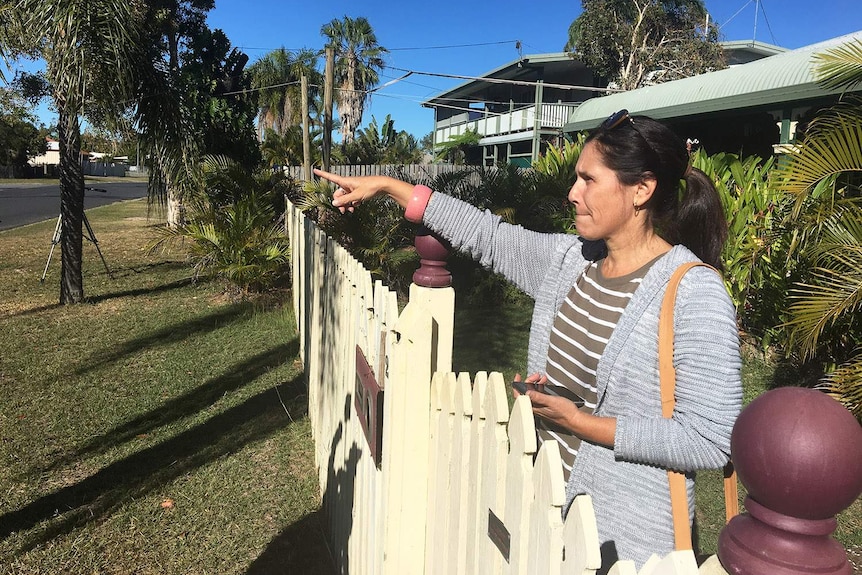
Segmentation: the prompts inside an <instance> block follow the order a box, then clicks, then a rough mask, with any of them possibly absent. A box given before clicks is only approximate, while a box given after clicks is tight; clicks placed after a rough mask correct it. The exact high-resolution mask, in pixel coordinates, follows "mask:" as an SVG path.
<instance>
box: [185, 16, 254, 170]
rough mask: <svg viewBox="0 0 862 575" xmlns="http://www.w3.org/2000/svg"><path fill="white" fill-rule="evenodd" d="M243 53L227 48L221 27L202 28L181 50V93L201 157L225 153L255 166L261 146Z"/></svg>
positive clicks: (228, 45)
mask: <svg viewBox="0 0 862 575" xmlns="http://www.w3.org/2000/svg"><path fill="white" fill-rule="evenodd" d="M247 62H248V56H246V55H245V54H244V53H242V52H241V51H239V50H238V49H236V48H231V45H230V40H228V38H227V36H225V34H224V32H222V31H221V30H210V29H208V28H206V27H205V28H203V29H202V30H201V31H200V32H199V34H198V35H197V36H196V37H194V38H189V40H188V48H187V49H186V50H184V51H182V52H181V54H180V71H179V72H180V77H179V82H180V93H181V94H183V107H184V109H185V114H186V116H187V117H188V118H189V119H190V122H191V125H192V127H193V130H194V133H195V135H196V137H197V139H198V148H199V153H200V154H201V155H202V156H207V155H209V156H221V155H224V156H228V157H230V158H232V159H234V160H235V161H237V162H239V163H240V164H243V165H246V166H256V165H257V164H258V163H259V162H260V150H259V146H258V141H257V136H256V134H255V129H254V117H255V114H256V112H257V105H256V102H255V99H254V98H253V97H251V96H250V95H247V94H244V93H242V91H243V90H246V89H248V88H249V87H250V86H251V78H250V76H249V75H248V74H247V73H246V72H245V70H244V67H245V65H246V63H247Z"/></svg>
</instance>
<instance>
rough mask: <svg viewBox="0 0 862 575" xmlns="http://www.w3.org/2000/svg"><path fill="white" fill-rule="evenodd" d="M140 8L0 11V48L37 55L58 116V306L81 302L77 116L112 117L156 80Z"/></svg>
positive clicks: (97, 3)
mask: <svg viewBox="0 0 862 575" xmlns="http://www.w3.org/2000/svg"><path fill="white" fill-rule="evenodd" d="M146 7H147V6H146V3H145V2H142V1H140V0H130V1H128V2H114V1H111V0H86V1H85V0H16V1H14V2H8V3H5V4H4V5H3V7H2V8H0V45H3V46H5V47H6V49H7V50H8V54H7V55H8V56H9V57H12V58H15V57H22V56H26V57H34V58H43V59H44V60H45V63H46V77H47V80H48V83H49V85H50V90H51V96H52V99H53V101H54V105H55V106H56V109H57V112H58V115H59V123H58V132H59V139H60V190H61V194H60V213H61V216H62V219H63V226H62V234H61V240H62V249H61V254H62V260H61V261H62V266H61V268H62V269H61V280H60V303H61V304H68V303H77V302H81V301H82V300H83V299H84V288H83V278H82V271H81V262H82V239H83V235H82V223H83V216H84V176H83V173H82V170H81V163H80V151H81V118H82V116H83V115H84V114H85V113H89V112H91V111H97V110H102V111H104V110H113V113H114V114H117V115H119V113H120V112H121V111H119V110H117V108H116V104H115V102H122V101H127V100H129V99H132V100H135V99H136V97H137V96H139V95H140V91H141V89H142V86H144V85H147V86H148V88H147V91H149V90H150V89H151V88H152V86H153V85H154V84H152V83H149V84H147V82H157V81H158V80H159V78H161V76H160V75H159V73H158V72H159V71H158V70H157V69H155V68H154V67H153V66H152V62H153V60H152V58H151V56H152V54H151V53H150V52H148V51H147V46H148V44H147V42H146V41H145V38H146V36H145V27H144V23H145V18H144V14H145V13H146ZM155 100H156V99H153V101H154V103H151V104H149V105H150V106H151V107H157V106H158V103H157V102H155ZM142 111H143V109H140V108H139V109H138V114H139V116H138V117H139V119H140V118H142V116H140V114H141V112H142ZM163 111H166V110H163ZM162 119H164V116H163V118H162Z"/></svg>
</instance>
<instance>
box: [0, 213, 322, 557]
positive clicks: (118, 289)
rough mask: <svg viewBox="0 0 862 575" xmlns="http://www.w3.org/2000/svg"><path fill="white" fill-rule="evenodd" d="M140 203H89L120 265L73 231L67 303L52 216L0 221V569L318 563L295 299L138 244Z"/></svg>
mask: <svg viewBox="0 0 862 575" xmlns="http://www.w3.org/2000/svg"><path fill="white" fill-rule="evenodd" d="M146 215H147V208H146V203H145V202H144V201H132V202H124V203H120V204H113V205H111V206H106V207H102V208H97V209H94V210H89V211H88V216H89V219H90V222H91V223H92V225H93V228H94V229H95V230H96V232H97V235H98V237H99V240H100V246H101V248H102V250H103V252H104V255H105V258H106V260H107V262H108V265H109V266H110V267H111V270H112V271H113V273H114V275H115V279H110V278H109V277H108V276H107V275H106V273H105V270H104V268H103V266H102V264H101V261H100V260H99V259H98V255H97V254H96V252H95V249H94V248H93V246H92V245H89V244H88V243H87V242H86V241H85V242H84V273H85V278H84V289H85V293H86V295H87V297H88V300H89V301H88V303H86V304H82V305H76V306H59V305H56V302H57V301H58V297H59V266H60V263H59V258H58V257H55V258H54V260H53V261H52V265H51V268H50V269H49V272H48V276H47V278H46V281H45V283H44V284H40V283H39V276H40V275H41V273H42V268H43V267H44V265H45V260H46V258H47V254H48V249H49V247H50V239H51V234H52V231H53V225H54V224H53V222H45V223H41V224H35V225H31V226H25V227H22V228H18V229H14V230H8V231H4V232H0V254H2V258H0V286H2V288H0V290H2V291H0V293H2V295H0V391H2V397H3V409H2V410H0V462H2V463H0V493H2V496H0V558H2V559H0V573H3V574H6V573H21V574H24V573H26V574H38V573H75V574H78V573H103V574H108V573H118V574H119V573H123V574H126V573H141V574H143V573H153V574H155V573H158V574H166V573H183V574H187V573H189V574H190V573H219V574H222V573H249V574H251V573H260V574H263V573H330V572H331V567H330V560H329V555H328V552H327V550H326V548H325V545H324V543H323V538H322V535H321V534H322V531H321V529H320V527H319V520H318V515H317V514H318V509H319V490H318V487H317V474H316V472H315V470H314V464H313V455H312V448H311V445H312V444H311V431H310V426H309V423H308V418H307V416H306V410H307V406H306V400H307V397H306V390H305V384H304V382H303V380H302V374H301V371H300V369H299V367H298V365H297V363H296V357H297V349H298V345H297V340H296V337H295V335H294V334H295V326H294V318H293V314H292V312H291V311H288V310H289V309H290V306H289V305H286V306H284V307H281V306H280V305H279V302H273V301H267V302H256V303H249V302H246V303H236V302H231V301H228V300H226V299H225V298H223V297H222V296H221V295H220V293H221V290H220V286H218V285H216V284H215V283H197V284H195V283H192V282H191V281H190V280H189V268H188V267H187V266H186V265H185V264H184V263H183V262H182V261H180V260H179V259H178V257H177V256H165V255H154V256H148V255H147V254H146V253H145V250H144V249H143V248H144V247H145V246H146V245H147V244H148V243H149V242H150V241H152V233H151V230H150V229H149V226H150V224H151V223H152V222H150V221H148V220H147V218H146ZM57 255H59V254H55V256H57Z"/></svg>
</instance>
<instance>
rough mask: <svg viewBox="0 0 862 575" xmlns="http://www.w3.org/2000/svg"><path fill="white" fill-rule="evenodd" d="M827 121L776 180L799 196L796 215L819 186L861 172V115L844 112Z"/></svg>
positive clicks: (803, 144) (793, 157)
mask: <svg viewBox="0 0 862 575" xmlns="http://www.w3.org/2000/svg"><path fill="white" fill-rule="evenodd" d="M824 122H828V124H827V123H824V124H822V126H823V128H822V129H818V130H817V131H815V132H813V133H811V134H809V135H808V136H807V137H806V138H805V139H804V141H803V142H802V143H801V144H799V146H798V148H797V150H796V151H795V152H794V153H793V154H792V156H791V158H790V161H788V162H787V163H786V165H785V166H784V167H782V168H780V169H779V171H778V174H777V177H776V182H777V184H778V185H779V186H780V187H781V188H782V189H783V190H785V191H786V192H788V193H790V194H793V195H795V196H796V197H797V202H796V211H795V214H796V215H798V213H799V211H800V210H801V207H802V204H803V202H804V201H805V199H806V198H807V197H808V195H810V194H811V193H813V191H814V190H815V189H816V186H817V185H818V184H819V183H821V182H824V181H828V179H829V178H834V177H835V176H837V175H838V174H841V173H846V172H862V122H860V121H859V115H858V114H852V113H846V112H845V111H841V112H838V113H836V114H834V115H833V116H832V117H831V118H829V119H828V120H824ZM827 126H828V129H827Z"/></svg>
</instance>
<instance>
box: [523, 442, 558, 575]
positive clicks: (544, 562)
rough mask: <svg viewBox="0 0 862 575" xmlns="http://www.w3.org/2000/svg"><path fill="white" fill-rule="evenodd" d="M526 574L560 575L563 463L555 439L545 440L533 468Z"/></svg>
mask: <svg viewBox="0 0 862 575" xmlns="http://www.w3.org/2000/svg"><path fill="white" fill-rule="evenodd" d="M533 485H534V486H535V497H534V498H533V502H532V505H531V506H530V529H529V548H530V552H531V555H530V557H529V561H528V570H527V573H535V574H536V575H559V574H560V573H561V567H562V561H563V503H564V502H565V495H566V494H565V487H564V482H563V462H562V459H561V458H560V448H559V445H557V442H556V441H545V442H544V443H542V447H541V448H540V449H539V453H538V455H537V456H536V464H535V467H534V468H533Z"/></svg>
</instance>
